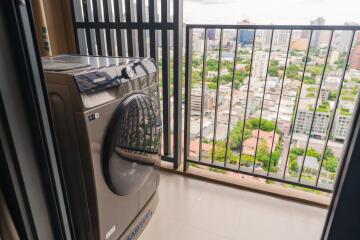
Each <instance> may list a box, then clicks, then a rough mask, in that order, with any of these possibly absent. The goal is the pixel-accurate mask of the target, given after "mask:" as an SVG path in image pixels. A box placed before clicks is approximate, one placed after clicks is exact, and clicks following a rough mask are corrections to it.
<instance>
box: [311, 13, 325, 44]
mask: <svg viewBox="0 0 360 240" xmlns="http://www.w3.org/2000/svg"><path fill="white" fill-rule="evenodd" d="M324 24H325V19H324V18H322V17H318V18H317V19H315V20H313V21H311V23H310V25H324ZM321 33H322V31H314V32H313V34H312V38H311V43H310V47H312V48H319V45H320V37H321Z"/></svg>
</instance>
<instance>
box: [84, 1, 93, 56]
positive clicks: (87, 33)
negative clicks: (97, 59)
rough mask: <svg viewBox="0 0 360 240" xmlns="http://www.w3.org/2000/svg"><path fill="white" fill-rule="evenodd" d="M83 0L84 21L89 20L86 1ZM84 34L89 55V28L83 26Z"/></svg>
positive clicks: (90, 50)
mask: <svg viewBox="0 0 360 240" xmlns="http://www.w3.org/2000/svg"><path fill="white" fill-rule="evenodd" d="M88 1H89V0H87V1H84V2H83V14H84V22H89V14H88V4H89V2H88ZM85 36H86V47H87V52H88V54H89V55H92V54H93V52H92V47H91V36H90V29H89V28H85Z"/></svg>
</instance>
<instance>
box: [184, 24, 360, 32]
mask: <svg viewBox="0 0 360 240" xmlns="http://www.w3.org/2000/svg"><path fill="white" fill-rule="evenodd" d="M186 28H209V29H215V28H220V29H274V30H352V31H358V30H360V25H359V26H358V25H241V24H239V25H222V24H187V25H186Z"/></svg>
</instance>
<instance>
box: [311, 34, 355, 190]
mask: <svg viewBox="0 0 360 240" xmlns="http://www.w3.org/2000/svg"><path fill="white" fill-rule="evenodd" d="M354 37H355V31H352V34H351V39H350V44H349V50H348V52H347V53H346V62H345V66H344V70H343V72H342V74H341V80H340V85H339V90H338V94H337V96H336V100H335V105H334V110H333V113H332V115H331V117H330V125H329V127H328V129H327V134H326V140H325V145H324V150H323V152H322V154H321V160H320V167H319V171H318V173H317V175H316V184H315V186H317V185H318V183H319V178H320V174H321V169H322V166H323V163H324V157H325V153H326V150H327V146H328V143H329V139H330V134H331V131H332V128H333V124H334V119H335V115H336V110H337V108H338V105H339V102H340V95H341V91H342V87H343V84H344V79H345V75H346V70H347V67H348V64H349V59H350V56H351V50H352V45H353V42H354Z"/></svg>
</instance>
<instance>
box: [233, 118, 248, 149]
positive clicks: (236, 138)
mask: <svg viewBox="0 0 360 240" xmlns="http://www.w3.org/2000/svg"><path fill="white" fill-rule="evenodd" d="M242 130H243V122H242V121H238V122H237V123H236V125H235V127H234V128H233V129H232V131H231V133H230V146H231V147H232V148H239V147H240V146H241V143H242V141H243V140H246V139H248V138H250V137H251V135H252V126H251V125H250V124H249V123H248V122H246V123H245V130H244V139H241V138H242V135H243V134H242Z"/></svg>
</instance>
